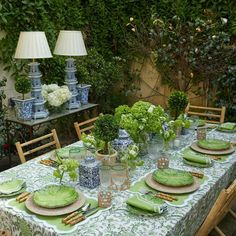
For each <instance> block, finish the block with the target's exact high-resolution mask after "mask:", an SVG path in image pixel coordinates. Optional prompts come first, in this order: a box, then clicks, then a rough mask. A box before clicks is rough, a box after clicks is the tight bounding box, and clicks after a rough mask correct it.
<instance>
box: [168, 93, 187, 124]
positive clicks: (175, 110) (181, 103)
mask: <svg viewBox="0 0 236 236" xmlns="http://www.w3.org/2000/svg"><path fill="white" fill-rule="evenodd" d="M187 105H188V96H187V94H186V93H184V92H182V91H175V92H173V93H172V94H171V95H170V96H169V99H168V106H169V109H170V115H171V116H172V117H173V118H174V120H176V119H177V118H178V116H179V115H180V114H183V113H184V110H185V108H186V106H187Z"/></svg>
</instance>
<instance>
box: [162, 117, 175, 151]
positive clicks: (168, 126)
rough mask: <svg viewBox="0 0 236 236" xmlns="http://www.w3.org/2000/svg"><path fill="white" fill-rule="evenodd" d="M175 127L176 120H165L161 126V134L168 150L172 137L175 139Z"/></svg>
mask: <svg viewBox="0 0 236 236" xmlns="http://www.w3.org/2000/svg"><path fill="white" fill-rule="evenodd" d="M175 127H176V123H175V122H174V121H172V120H171V121H169V122H165V123H164V124H163V125H162V126H161V130H160V135H161V137H162V139H163V144H164V149H165V150H167V149H168V147H169V142H170V140H172V139H175V137H176V135H175V131H174V130H175Z"/></svg>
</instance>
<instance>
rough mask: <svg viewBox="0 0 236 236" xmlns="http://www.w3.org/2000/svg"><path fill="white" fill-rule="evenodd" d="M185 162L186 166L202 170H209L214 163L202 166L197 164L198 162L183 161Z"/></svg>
mask: <svg viewBox="0 0 236 236" xmlns="http://www.w3.org/2000/svg"><path fill="white" fill-rule="evenodd" d="M183 162H184V164H186V165H189V166H195V167H200V168H207V167H211V166H212V162H211V163H210V164H201V163H196V162H192V161H187V160H186V159H183Z"/></svg>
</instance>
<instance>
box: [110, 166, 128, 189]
mask: <svg viewBox="0 0 236 236" xmlns="http://www.w3.org/2000/svg"><path fill="white" fill-rule="evenodd" d="M126 179H127V170H126V166H125V165H122V164H116V165H114V166H112V181H113V183H114V184H115V185H116V186H117V190H121V187H122V185H123V184H124V182H125V180H126Z"/></svg>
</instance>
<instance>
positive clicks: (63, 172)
mask: <svg viewBox="0 0 236 236" xmlns="http://www.w3.org/2000/svg"><path fill="white" fill-rule="evenodd" d="M64 174H65V171H64V170H63V171H62V174H61V178H60V184H61V182H62V179H63V176H64Z"/></svg>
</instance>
